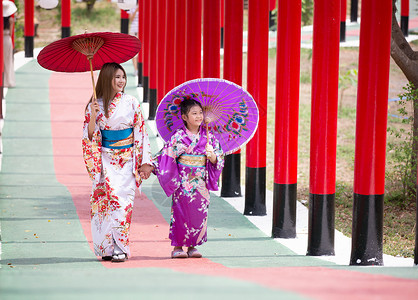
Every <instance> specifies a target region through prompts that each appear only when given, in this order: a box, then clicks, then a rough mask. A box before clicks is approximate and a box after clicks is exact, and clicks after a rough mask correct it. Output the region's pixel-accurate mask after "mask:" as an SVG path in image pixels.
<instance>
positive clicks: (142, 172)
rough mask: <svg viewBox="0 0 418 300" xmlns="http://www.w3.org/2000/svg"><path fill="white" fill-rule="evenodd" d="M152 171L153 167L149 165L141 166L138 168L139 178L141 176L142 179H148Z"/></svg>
mask: <svg viewBox="0 0 418 300" xmlns="http://www.w3.org/2000/svg"><path fill="white" fill-rule="evenodd" d="M153 170H154V166H151V165H149V164H143V165H142V166H141V167H140V168H139V176H141V178H142V179H148V178H149V177H150V175H151V172H152V171H153Z"/></svg>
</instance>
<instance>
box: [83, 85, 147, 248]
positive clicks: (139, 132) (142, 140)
mask: <svg viewBox="0 0 418 300" xmlns="http://www.w3.org/2000/svg"><path fill="white" fill-rule="evenodd" d="M98 103H99V105H100V112H98V113H97V119H96V128H95V130H94V134H93V138H92V140H89V138H88V123H89V121H90V116H91V105H90V104H89V105H88V107H87V109H86V113H85V120H84V128H83V141H82V147H83V156H84V162H85V165H86V168H87V171H88V173H89V175H90V178H91V179H92V181H93V187H92V193H91V196H90V204H91V230H92V236H93V244H94V252H95V254H96V255H97V256H111V255H112V254H113V249H114V243H116V244H117V245H118V247H119V248H120V249H121V250H122V251H123V252H124V253H126V254H127V255H128V256H129V255H130V251H129V228H130V224H131V217H132V208H133V200H134V196H135V187H138V188H139V187H140V184H141V178H140V176H139V173H138V169H139V167H140V166H141V165H142V164H146V163H148V164H152V158H151V149H150V144H149V139H148V135H147V132H146V130H145V123H144V119H143V116H142V113H141V109H140V106H139V102H138V100H137V99H135V98H134V97H132V96H129V95H127V94H124V93H117V94H116V96H115V98H114V99H113V100H112V102H111V103H110V106H109V117H106V116H105V113H104V109H103V101H102V100H101V99H98ZM126 128H133V132H134V146H133V147H131V148H127V149H110V148H105V147H102V143H101V133H100V130H122V129H126Z"/></svg>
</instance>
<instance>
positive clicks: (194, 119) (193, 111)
mask: <svg viewBox="0 0 418 300" xmlns="http://www.w3.org/2000/svg"><path fill="white" fill-rule="evenodd" d="M182 118H183V120H184V121H185V122H186V127H187V128H188V129H189V130H193V129H197V128H199V126H200V124H202V122H203V110H202V109H201V108H200V106H199V105H195V106H192V107H191V108H190V110H189V112H188V113H187V115H182Z"/></svg>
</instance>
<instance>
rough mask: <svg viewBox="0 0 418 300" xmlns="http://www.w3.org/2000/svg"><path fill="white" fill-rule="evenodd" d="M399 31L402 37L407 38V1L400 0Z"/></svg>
mask: <svg viewBox="0 0 418 300" xmlns="http://www.w3.org/2000/svg"><path fill="white" fill-rule="evenodd" d="M401 29H402V32H403V35H404V36H408V29H409V0H401Z"/></svg>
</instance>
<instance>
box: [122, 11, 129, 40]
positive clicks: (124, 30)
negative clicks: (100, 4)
mask: <svg viewBox="0 0 418 300" xmlns="http://www.w3.org/2000/svg"><path fill="white" fill-rule="evenodd" d="M120 32H121V33H126V34H129V14H128V12H127V11H126V10H123V9H121V10H120Z"/></svg>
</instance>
